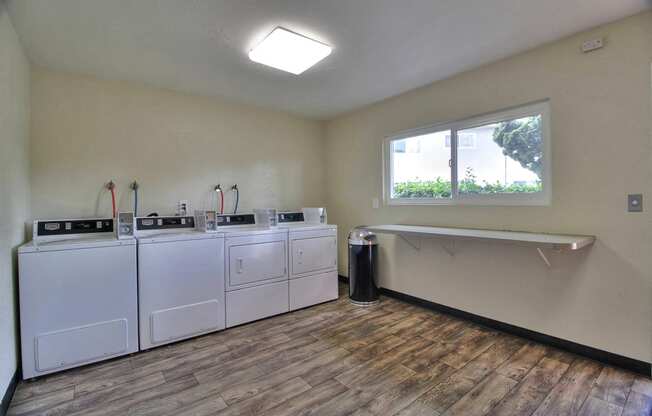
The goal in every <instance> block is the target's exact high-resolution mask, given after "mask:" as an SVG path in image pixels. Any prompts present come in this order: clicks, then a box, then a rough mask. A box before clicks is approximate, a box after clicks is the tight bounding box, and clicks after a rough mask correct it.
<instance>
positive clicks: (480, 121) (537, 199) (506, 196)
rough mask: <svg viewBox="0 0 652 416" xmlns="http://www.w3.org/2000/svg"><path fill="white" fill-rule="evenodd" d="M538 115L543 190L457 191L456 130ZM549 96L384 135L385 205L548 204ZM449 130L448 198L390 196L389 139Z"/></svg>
mask: <svg viewBox="0 0 652 416" xmlns="http://www.w3.org/2000/svg"><path fill="white" fill-rule="evenodd" d="M536 115H541V135H542V139H543V143H542V146H543V149H542V150H543V174H542V178H541V185H542V190H541V191H540V192H534V193H500V194H460V193H459V190H458V174H457V170H458V169H457V156H458V154H457V147H458V137H457V133H458V131H460V130H466V129H471V128H475V127H481V126H483V125H486V124H492V123H500V122H503V121H508V120H514V119H519V118H524V117H532V116H536ZM550 129H551V127H550V100H549V99H545V100H540V101H536V102H531V103H527V104H523V105H519V106H514V107H510V108H507V109H502V110H498V111H492V112H490V113H485V114H481V115H476V116H472V117H468V118H464V119H461V120H456V121H448V122H443V123H436V124H430V125H428V126H423V127H418V128H414V129H409V130H404V131H401V132H398V133H395V134H392V135H390V136H387V137H385V139H384V140H383V144H382V159H383V181H382V186H383V202H384V204H385V205H389V206H392V205H484V206H549V205H550V203H551V198H552V172H551V169H552V160H551V159H552V152H551V137H550ZM443 130H450V134H451V147H450V152H451V157H450V161H451V162H450V169H451V175H450V176H451V190H452V192H451V197H450V198H393V197H392V186H393V183H394V181H393V172H392V166H393V152H392V151H391V145H392V142H394V141H396V140H403V139H407V138H410V137H415V136H422V135H426V134H432V133H437V132H441V131H443ZM447 149H448V148H447Z"/></svg>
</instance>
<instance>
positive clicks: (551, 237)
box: [363, 224, 596, 267]
mask: <svg viewBox="0 0 652 416" xmlns="http://www.w3.org/2000/svg"><path fill="white" fill-rule="evenodd" d="M363 228H365V229H367V230H369V231H372V232H375V233H383V234H396V235H398V236H399V237H401V238H403V239H404V240H405V241H406V242H407V243H409V244H410V245H411V246H412V247H414V248H415V249H417V250H418V249H419V248H420V245H418V244H415V243H414V241H412V240H411V239H410V238H409V237H410V236H417V237H423V236H430V237H447V238H452V239H457V240H459V239H464V240H488V241H496V242H501V243H507V244H515V245H520V246H523V245H526V246H531V247H535V248H536V249H537V251H538V253H539V255H540V256H541V258H542V260H543V261H544V262H545V263H546V265H547V266H548V267H550V261H549V260H548V258H547V257H546V255H545V253H544V252H543V250H544V249H551V250H555V251H575V250H580V249H582V248H584V247H588V246H590V245H592V244H593V243H595V239H596V238H595V236H592V235H566V234H545V233H531V232H523V231H503V230H480V229H474V228H445V227H430V226H424V225H395V224H392V225H370V226H364V227H363ZM446 251H447V252H448V253H449V254H451V252H450V250H449V249H446ZM451 255H452V254H451Z"/></svg>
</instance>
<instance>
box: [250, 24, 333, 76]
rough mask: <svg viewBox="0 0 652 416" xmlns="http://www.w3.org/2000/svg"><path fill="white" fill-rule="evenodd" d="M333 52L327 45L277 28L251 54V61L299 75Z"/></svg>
mask: <svg viewBox="0 0 652 416" xmlns="http://www.w3.org/2000/svg"><path fill="white" fill-rule="evenodd" d="M331 50H332V48H331V47H330V46H328V45H326V44H323V43H321V42H317V41H316V40H312V39H310V38H307V37H305V36H303V35H299V34H298V33H294V32H291V31H289V30H287V29H283V28H282V27H277V28H276V29H274V30H273V31H272V33H270V34H269V35H267V37H266V38H265V39H263V41H262V42H260V43H259V44H258V46H256V47H255V48H253V49H252V50H251V51H250V52H249V59H251V60H252V61H254V62H258V63H260V64H263V65H267V66H271V67H273V68H276V69H280V70H282V71H287V72H291V73H293V74H295V75H299V74H301V73H302V72H303V71H305V70H306V69H308V68H310V67H312V66H313V65H315V64H316V63H317V62H319V61H321V60H322V59H324V58H325V57H327V56H328V55H330V53H331Z"/></svg>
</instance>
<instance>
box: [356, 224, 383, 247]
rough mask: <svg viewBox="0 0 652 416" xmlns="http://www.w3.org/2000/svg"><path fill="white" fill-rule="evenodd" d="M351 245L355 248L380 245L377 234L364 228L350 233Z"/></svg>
mask: <svg viewBox="0 0 652 416" xmlns="http://www.w3.org/2000/svg"><path fill="white" fill-rule="evenodd" d="M349 244H351V245H354V246H375V245H377V244H378V239H377V238H376V234H374V233H372V232H371V231H369V230H365V229H364V228H354V229H353V230H351V232H350V233H349Z"/></svg>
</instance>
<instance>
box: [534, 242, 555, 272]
mask: <svg viewBox="0 0 652 416" xmlns="http://www.w3.org/2000/svg"><path fill="white" fill-rule="evenodd" d="M537 253H539V257H541V260H543V262H544V263H546V266H548V268H550V267H552V264H550V260H548V257H547V256H546V253H544V252H543V250H541V248H540V247H537Z"/></svg>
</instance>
